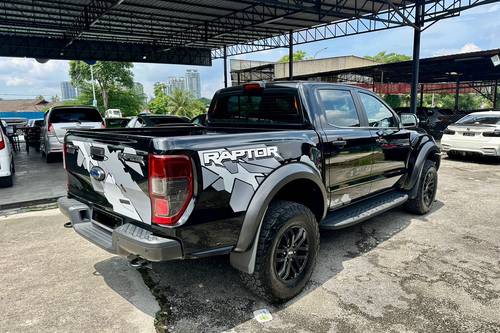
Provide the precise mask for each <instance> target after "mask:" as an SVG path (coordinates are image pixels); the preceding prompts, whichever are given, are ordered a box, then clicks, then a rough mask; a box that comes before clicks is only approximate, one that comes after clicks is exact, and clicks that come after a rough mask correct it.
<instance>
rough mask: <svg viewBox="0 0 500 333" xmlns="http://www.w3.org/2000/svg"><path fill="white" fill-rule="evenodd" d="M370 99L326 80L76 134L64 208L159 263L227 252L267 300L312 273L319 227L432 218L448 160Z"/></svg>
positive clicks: (413, 122) (94, 237)
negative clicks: (170, 117) (195, 118)
mask: <svg viewBox="0 0 500 333" xmlns="http://www.w3.org/2000/svg"><path fill="white" fill-rule="evenodd" d="M417 122H418V121H417V118H416V117H415V115H413V114H401V115H399V116H398V115H397V114H396V113H395V112H394V111H393V110H392V109H391V108H390V107H389V106H388V105H387V104H386V103H385V102H384V101H383V100H382V99H380V98H379V97H378V96H377V95H375V94H373V93H372V92H370V91H368V90H365V89H362V88H359V87H354V86H347V85H339V84H331V83H320V82H316V83H315V82H275V83H261V82H256V83H249V84H245V85H242V86H238V87H231V88H226V89H222V90H219V91H218V92H217V93H216V94H215V96H214V98H213V100H212V102H211V105H210V108H209V110H208V114H207V118H206V122H205V124H204V126H199V125H193V124H168V125H165V126H162V127H154V128H148V127H144V128H130V129H96V130H70V131H69V132H68V133H67V135H66V137H65V145H64V165H65V168H66V171H67V174H68V194H67V197H63V198H61V199H60V200H59V202H58V204H59V207H60V209H61V211H62V212H63V213H64V214H65V215H66V216H67V217H68V218H69V219H70V221H71V223H72V226H73V228H74V230H75V231H76V232H77V233H78V234H80V235H81V236H83V237H84V238H86V239H87V240H89V241H91V242H93V243H95V244H96V245H98V246H100V247H101V248H103V249H105V250H107V251H109V252H111V253H114V254H118V255H123V256H129V257H134V258H142V259H141V260H147V261H151V262H161V261H167V260H178V259H195V258H202V257H207V256H215V255H229V259H230V263H231V265H232V266H233V267H235V268H236V269H237V270H239V271H241V276H242V280H243V282H244V284H246V285H247V286H248V287H249V288H250V289H252V290H253V291H254V292H255V293H256V294H258V295H259V296H261V297H263V298H265V299H267V300H269V301H271V302H283V301H286V300H288V299H291V298H292V297H294V296H296V295H297V294H298V293H300V292H301V290H302V289H303V288H304V286H305V284H306V283H307V281H308V280H309V278H310V277H311V274H312V272H313V269H314V266H315V264H316V260H317V257H318V251H319V242H320V237H319V231H320V230H322V229H340V228H345V227H349V226H351V225H354V224H356V223H359V222H362V221H365V220H367V219H369V218H371V217H373V216H375V215H377V214H380V213H382V212H385V211H387V210H389V209H391V208H394V207H397V206H404V207H406V209H407V210H408V211H410V212H412V213H416V214H425V213H427V212H428V211H429V210H430V209H431V207H432V204H433V202H434V198H435V195H436V189H437V181H438V176H437V170H438V168H439V165H440V151H439V148H438V146H437V145H436V143H435V141H434V139H433V138H432V137H431V136H429V135H428V134H426V133H425V132H421V131H419V130H416V128H417Z"/></svg>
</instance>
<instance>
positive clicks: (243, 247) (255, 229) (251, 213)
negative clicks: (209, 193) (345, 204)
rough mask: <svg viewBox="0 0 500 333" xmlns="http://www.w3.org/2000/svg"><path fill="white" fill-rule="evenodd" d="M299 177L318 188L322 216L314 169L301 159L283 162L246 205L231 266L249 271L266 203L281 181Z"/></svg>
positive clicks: (316, 172) (288, 181) (276, 191)
mask: <svg viewBox="0 0 500 333" xmlns="http://www.w3.org/2000/svg"><path fill="white" fill-rule="evenodd" d="M302 179H305V180H310V181H312V182H314V183H315V184H316V185H317V186H318V188H320V189H321V193H322V196H323V201H324V202H323V207H324V209H323V214H322V217H324V216H325V214H326V209H327V207H328V205H327V194H326V190H325V186H324V184H323V182H322V180H321V176H320V175H319V173H318V171H317V170H316V169H314V168H312V167H311V166H309V165H306V164H304V163H293V164H287V165H285V166H283V167H281V168H279V169H277V170H276V171H274V172H273V173H272V174H270V175H269V176H268V177H267V178H266V180H265V181H264V182H263V183H262V184H261V186H260V187H259V189H258V190H257V191H256V192H255V194H254V196H253V198H252V201H251V202H250V204H249V206H248V209H247V212H246V215H245V219H244V221H243V225H242V228H241V231H240V236H239V239H238V243H237V245H236V247H235V249H234V250H233V252H231V254H230V262H231V265H232V266H233V267H235V268H236V269H238V270H240V271H242V272H246V273H249V274H252V273H253V271H254V267H255V257H256V253H257V245H258V241H257V240H258V238H259V235H260V229H261V226H262V221H263V219H264V216H265V214H266V211H267V208H268V206H269V203H270V202H271V201H272V200H273V198H274V197H275V196H276V194H277V193H278V192H279V191H280V189H282V188H283V187H284V186H285V185H287V184H289V183H290V182H292V181H294V180H302ZM318 222H319V221H318Z"/></svg>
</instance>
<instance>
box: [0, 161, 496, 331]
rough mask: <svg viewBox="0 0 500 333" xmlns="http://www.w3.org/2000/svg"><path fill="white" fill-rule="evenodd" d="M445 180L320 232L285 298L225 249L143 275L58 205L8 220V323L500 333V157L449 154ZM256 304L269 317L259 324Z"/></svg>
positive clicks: (4, 250)
mask: <svg viewBox="0 0 500 333" xmlns="http://www.w3.org/2000/svg"><path fill="white" fill-rule="evenodd" d="M439 177H440V178H439V183H440V184H439V192H438V196H437V202H436V203H435V207H434V209H433V211H432V212H431V213H429V214H428V215H426V216H414V215H411V214H408V213H406V212H405V211H404V210H402V209H396V210H394V211H390V212H387V213H385V214H383V215H380V216H378V217H376V218H374V219H371V220H369V221H367V222H365V223H362V224H360V225H357V226H354V227H351V228H348V229H344V230H340V231H332V232H322V234H321V252H320V258H319V262H318V264H317V267H316V270H315V272H314V274H313V277H312V281H311V282H310V283H309V284H308V286H307V287H306V290H305V291H304V292H303V293H302V294H301V295H300V296H299V297H297V298H295V299H293V300H292V301H290V302H288V303H286V304H284V305H281V306H273V305H270V304H267V303H266V302H264V301H262V300H261V299H259V298H257V297H255V296H254V295H252V294H251V293H250V292H248V291H247V290H246V289H245V288H244V287H243V285H242V284H241V283H240V280H239V278H238V273H237V272H236V271H235V270H234V269H232V268H231V267H230V266H229V260H228V257H218V258H208V259H204V260H192V261H176V262H168V263H161V264H153V270H152V271H148V270H143V271H142V272H141V273H142V277H143V279H141V278H140V275H139V273H138V272H137V271H135V270H133V269H130V268H129V267H128V266H127V265H126V262H125V260H124V259H122V258H119V257H113V256H111V255H109V254H107V253H106V252H104V251H102V250H101V249H99V248H98V247H96V246H94V245H92V244H90V243H89V242H87V241H85V240H83V239H81V238H80V237H78V236H77V235H76V234H75V233H74V231H73V230H71V229H64V228H63V227H62V224H63V223H64V222H65V218H64V217H63V216H62V215H60V214H59V213H58V212H57V211H56V210H48V211H43V212H32V213H27V214H17V215H11V216H9V217H6V218H0V237H1V238H2V242H0V265H1V267H2V270H1V271H0V286H1V288H2V293H0V317H1V318H2V320H0V332H27V331H37V332H39V331H41V332H68V331H78V332H95V331H99V332H114V331H121V332H151V331H154V327H153V323H154V319H153V318H154V316H155V313H157V318H159V319H160V321H159V322H158V323H157V325H156V328H157V329H158V330H159V331H161V332H163V331H168V332H220V331H229V332H349V333H350V332H500V314H499V313H500V312H499V309H500V237H499V235H500V204H499V202H500V190H499V189H500V163H499V162H477V161H452V160H448V159H444V160H443V165H442V168H441V170H440V172H439ZM143 280H144V282H143ZM145 285H147V286H148V287H149V289H148V288H147V287H146V286H145ZM152 295H154V297H155V298H156V300H157V301H158V302H159V304H157V303H156V301H155V299H154V297H153V296H152ZM158 305H160V306H161V310H160V308H159V307H158ZM261 308H267V309H269V310H270V311H271V313H272V315H273V320H272V321H270V322H268V323H265V324H260V323H258V322H257V321H256V320H255V319H253V311H254V310H257V309H261ZM157 311H158V312H157Z"/></svg>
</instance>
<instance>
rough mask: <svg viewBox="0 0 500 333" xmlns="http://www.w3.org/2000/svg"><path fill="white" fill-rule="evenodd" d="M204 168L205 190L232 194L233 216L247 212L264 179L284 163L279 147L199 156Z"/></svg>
mask: <svg viewBox="0 0 500 333" xmlns="http://www.w3.org/2000/svg"><path fill="white" fill-rule="evenodd" d="M198 154H199V157H200V161H201V164H202V167H201V169H202V177H203V189H204V190H205V189H207V188H209V187H212V188H213V189H214V190H216V191H226V192H227V193H230V194H231V199H230V202H229V205H230V206H231V209H232V210H233V211H234V212H242V211H245V210H246V209H247V207H248V205H249V203H250V200H251V199H252V196H253V194H254V192H255V191H256V190H257V188H258V187H259V184H260V183H261V182H262V181H263V180H264V179H265V177H266V176H267V175H268V174H269V173H271V172H272V171H273V170H274V169H276V168H278V167H279V166H280V165H281V163H280V162H281V161H282V160H283V159H282V158H281V156H280V155H279V153H278V148H277V147H268V146H265V145H259V146H252V147H237V148H232V149H216V150H205V151H200V152H198Z"/></svg>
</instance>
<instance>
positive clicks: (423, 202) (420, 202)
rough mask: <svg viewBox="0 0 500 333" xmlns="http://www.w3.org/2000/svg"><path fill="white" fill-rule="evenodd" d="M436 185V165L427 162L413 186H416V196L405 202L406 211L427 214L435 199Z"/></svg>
mask: <svg viewBox="0 0 500 333" xmlns="http://www.w3.org/2000/svg"><path fill="white" fill-rule="evenodd" d="M437 184H438V176H437V169H436V164H435V163H434V162H433V161H430V160H427V161H425V164H424V168H423V169H422V174H421V175H420V180H419V181H418V182H417V184H415V186H418V189H417V195H416V197H415V198H413V199H409V200H408V201H407V202H406V204H405V208H406V210H408V211H409V212H411V213H414V214H419V215H423V214H426V213H428V212H429V211H430V210H431V207H432V204H433V203H434V199H435V198H436V192H437Z"/></svg>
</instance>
